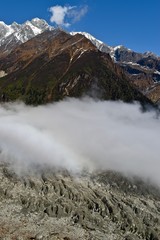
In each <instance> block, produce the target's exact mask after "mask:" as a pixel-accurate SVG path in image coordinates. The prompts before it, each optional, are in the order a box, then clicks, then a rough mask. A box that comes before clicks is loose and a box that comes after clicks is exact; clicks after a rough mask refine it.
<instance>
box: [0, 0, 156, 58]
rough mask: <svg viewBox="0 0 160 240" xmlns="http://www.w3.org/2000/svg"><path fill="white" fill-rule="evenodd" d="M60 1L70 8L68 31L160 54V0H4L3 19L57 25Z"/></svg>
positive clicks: (8, 22)
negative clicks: (40, 20) (36, 20)
mask: <svg viewBox="0 0 160 240" xmlns="http://www.w3.org/2000/svg"><path fill="white" fill-rule="evenodd" d="M57 5H59V6H62V7H64V6H66V8H67V11H68V10H69V11H68V12H67V14H66V15H65V18H64V19H63V20H64V23H65V24H64V25H63V27H64V28H65V29H67V30H68V31H86V32H89V33H91V34H92V35H94V36H95V37H97V38H98V39H100V40H102V41H103V42H105V43H107V44H109V45H112V46H114V45H124V46H126V47H128V48H131V49H133V50H134V51H138V52H145V51H152V52H154V53H156V54H158V55H160V13H159V12H160V0H81V1H78V0H68V1H67V0H66V1H65V0H1V6H0V18H1V19H0V20H1V21H4V22H5V23H7V24H10V23H12V22H13V21H16V22H18V23H23V22H24V21H26V20H31V19H32V18H34V17H39V18H43V19H45V20H46V21H47V22H48V23H50V24H51V25H53V26H54V25H55V22H52V23H51V22H50V18H51V16H53V15H52V13H53V12H52V13H51V12H50V11H49V9H50V8H51V7H53V6H57ZM73 6H74V7H73ZM63 9H64V8H63ZM70 10H71V11H70ZM68 13H69V14H68ZM52 20H53V19H52Z"/></svg>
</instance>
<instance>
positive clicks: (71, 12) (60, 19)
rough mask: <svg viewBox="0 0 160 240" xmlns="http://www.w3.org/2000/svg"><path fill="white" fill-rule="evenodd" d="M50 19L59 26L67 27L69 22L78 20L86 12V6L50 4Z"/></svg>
mask: <svg viewBox="0 0 160 240" xmlns="http://www.w3.org/2000/svg"><path fill="white" fill-rule="evenodd" d="M49 11H50V12H51V14H52V15H51V18H50V21H51V22H52V23H55V24H56V25H59V26H64V27H69V26H70V25H71V24H73V23H75V22H78V21H80V20H81V18H82V17H83V16H84V15H85V14H86V13H87V11H88V6H86V5H85V6H69V5H67V6H60V5H56V6H52V7H50V9H49Z"/></svg>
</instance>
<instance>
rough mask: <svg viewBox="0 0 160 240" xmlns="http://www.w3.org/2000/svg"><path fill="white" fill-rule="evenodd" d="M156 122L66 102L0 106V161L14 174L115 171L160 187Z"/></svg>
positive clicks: (114, 108)
mask: <svg viewBox="0 0 160 240" xmlns="http://www.w3.org/2000/svg"><path fill="white" fill-rule="evenodd" d="M159 133H160V120H159V119H158V118H157V117H156V114H155V113H154V112H146V113H141V111H140V106H139V105H138V104H137V103H135V104H125V103H122V102H109V101H94V100H93V99H90V98H84V99H81V100H78V99H74V98H72V99H66V100H65V101H61V102H58V103H54V104H48V105H45V106H39V107H31V106H25V105H24V104H23V103H7V104H4V105H1V106H0V150H1V155H0V156H1V160H5V159H6V160H7V161H8V160H9V159H10V160H11V161H12V162H13V166H14V168H15V169H16V171H17V172H18V173H22V172H23V171H25V170H26V169H31V168H32V167H33V165H41V166H43V165H47V166H52V167H55V168H56V169H62V168H66V169H68V170H69V171H71V172H73V173H74V174H76V173H79V172H81V171H82V170H83V169H88V170H89V171H93V170H97V169H98V170H101V169H102V170H105V169H111V170H118V171H120V172H123V173H125V174H130V175H138V176H141V177H143V178H145V179H150V180H152V181H153V182H155V183H157V184H160V174H159V169H160V160H159V156H160V146H159Z"/></svg>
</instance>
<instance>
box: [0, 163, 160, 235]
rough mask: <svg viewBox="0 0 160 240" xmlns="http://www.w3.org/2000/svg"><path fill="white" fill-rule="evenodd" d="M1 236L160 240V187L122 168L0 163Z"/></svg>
mask: <svg viewBox="0 0 160 240" xmlns="http://www.w3.org/2000/svg"><path fill="white" fill-rule="evenodd" d="M0 193H1V194H0V208H1V211H0V236H1V239H12V240H19V239H23V240H28V239H36V240H38V239H43V240H52V239H53V240H56V239H57V240H58V239H59V240H60V239H61V240H62V239H63V240H64V239H65V240H76V239H77V240H78V239H84V240H89V239H93V240H98V239H99V240H102V239H105V240H107V239H108V240H124V239H125V240H138V239H144V240H158V239H160V190H159V189H158V188H157V187H154V186H152V185H151V184H149V183H148V184H146V183H144V182H143V181H142V180H140V179H138V180H136V179H134V178H132V179H127V178H126V177H123V176H122V175H121V174H119V173H115V172H111V171H108V172H101V173H98V172H97V173H92V174H88V173H83V174H82V175H79V176H73V175H71V174H69V173H68V172H67V171H59V172H55V171H54V169H52V168H50V169H47V168H46V169H44V168H43V170H42V169H41V170H40V169H39V170H38V169H37V167H36V168H35V169H34V168H33V169H32V172H30V173H27V172H25V173H23V174H21V175H17V174H16V173H15V172H14V170H13V169H12V167H11V165H9V164H6V163H2V162H1V164H0Z"/></svg>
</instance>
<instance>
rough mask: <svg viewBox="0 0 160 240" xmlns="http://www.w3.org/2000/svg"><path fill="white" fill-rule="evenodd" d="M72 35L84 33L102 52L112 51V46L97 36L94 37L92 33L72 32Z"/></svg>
mask: <svg viewBox="0 0 160 240" xmlns="http://www.w3.org/2000/svg"><path fill="white" fill-rule="evenodd" d="M70 34H71V35H76V34H82V35H84V36H85V37H86V38H88V39H89V40H90V41H91V42H92V43H93V44H94V45H95V46H96V47H97V48H98V49H99V50H100V51H102V52H107V53H109V52H110V47H109V46H108V45H106V44H105V43H103V42H102V41H100V40H98V39H97V38H95V37H93V36H92V35H91V34H89V33H87V32H70Z"/></svg>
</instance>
